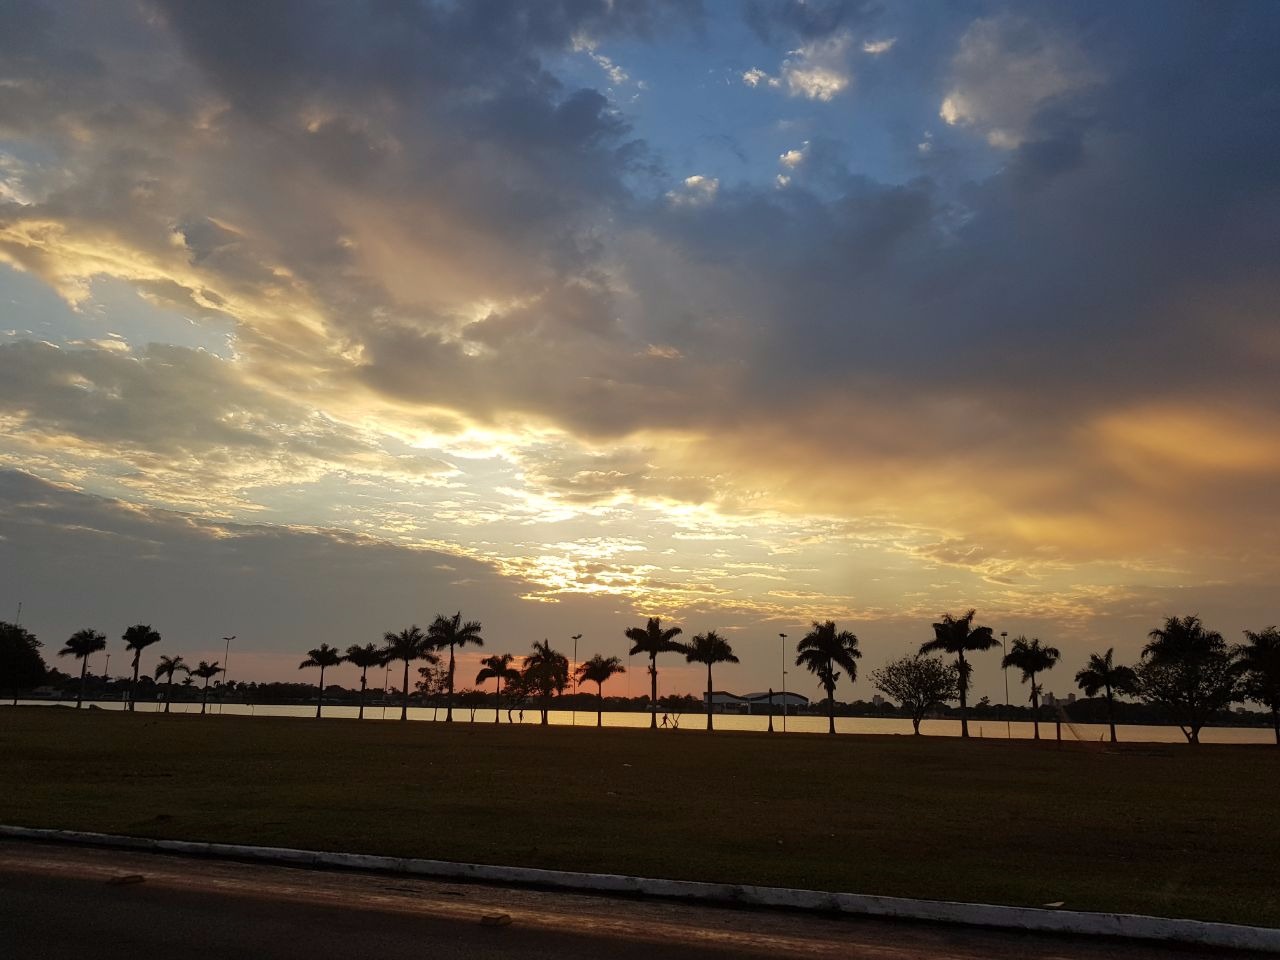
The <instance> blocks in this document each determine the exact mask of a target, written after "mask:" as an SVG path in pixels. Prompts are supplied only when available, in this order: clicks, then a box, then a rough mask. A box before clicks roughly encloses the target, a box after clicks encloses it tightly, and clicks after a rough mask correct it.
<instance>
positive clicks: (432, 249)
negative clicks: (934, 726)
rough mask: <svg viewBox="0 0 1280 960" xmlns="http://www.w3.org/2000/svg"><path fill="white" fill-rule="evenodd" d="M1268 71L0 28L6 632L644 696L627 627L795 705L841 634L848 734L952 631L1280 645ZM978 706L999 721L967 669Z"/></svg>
mask: <svg viewBox="0 0 1280 960" xmlns="http://www.w3.org/2000/svg"><path fill="white" fill-rule="evenodd" d="M1277 35H1280V8H1277V7H1276V6H1275V5H1273V4H1266V3H1260V2H1259V3H1244V2H1237V3H1217V4H1199V3H1190V2H1170V3H1165V4H1161V5H1159V6H1152V5H1149V4H1141V3H1136V2H1130V3H1114V2H1106V3H1103V2H1096V3H1084V2H1082V3H1073V4H1071V5H1062V4H1056V3H1048V2H1041V3H1016V4H1014V3H1002V2H980V3H978V2H975V3H956V4H948V5H946V6H945V7H943V6H936V5H931V6H924V5H912V4H899V3H885V4H865V3H853V2H850V3H840V2H834V0H832V2H823V0H812V2H808V3H802V2H788V0H779V2H776V3H768V2H750V3H742V4H738V3H718V2H707V3H704V4H695V3H686V2H661V0H652V2H640V0H636V2H624V0H617V2H613V3H607V2H605V0H598V2H595V0H589V2H585V3H567V2H554V0H549V2H546V3H536V4H534V3H531V4H524V5H521V4H510V5H508V4H495V5H471V4H450V3H431V2H424V3H421V4H404V5H381V4H368V5H366V4H363V3H358V2H352V3H342V4H333V5H320V6H313V5H310V4H301V3H293V2H286V3H279V4H275V3H273V4H245V5H238V4H185V3H172V2H167V0H147V2H138V3H120V4H94V3H82V2H68V3H52V2H47V3H42V2H36V0H33V2H30V3H19V4H11V5H6V6H5V7H3V8H2V9H0V424H2V425H3V427H2V429H0V568H2V570H3V575H2V576H0V605H3V606H2V608H0V619H9V618H11V617H14V616H16V611H17V607H18V604H19V603H21V604H22V605H23V606H22V620H23V624H24V625H25V626H27V627H28V628H29V629H31V630H32V631H33V632H34V633H36V634H37V635H38V636H39V637H40V638H41V640H43V641H44V643H45V647H46V652H48V651H49V650H50V649H56V647H57V646H59V645H61V644H62V643H63V642H64V641H65V640H66V638H67V637H68V636H70V634H71V633H73V632H74V631H76V630H78V629H81V628H84V627H92V628H94V629H97V630H100V631H102V632H103V633H105V634H106V636H107V637H108V642H109V647H108V649H109V650H110V651H113V652H114V653H115V654H116V655H119V656H121V659H120V660H119V661H115V662H116V663H118V664H119V667H120V669H123V668H124V666H125V661H124V657H123V653H122V651H123V644H122V643H121V641H120V640H119V636H120V634H121V632H122V631H123V630H124V628H125V627H127V626H129V625H130V624H133V623H138V622H143V623H150V624H152V625H153V626H154V627H155V628H156V629H157V630H158V631H160V633H161V634H162V636H163V638H164V639H163V641H162V643H161V644H159V645H157V646H155V647H152V648H150V649H149V650H148V651H147V654H146V655H145V656H144V660H148V658H149V659H150V660H152V661H153V660H154V656H158V655H160V654H175V653H181V654H183V655H184V656H185V657H187V659H188V660H190V661H192V662H195V661H197V660H199V659H201V658H203V659H209V660H213V659H220V658H221V657H222V656H223V652H224V642H223V639H222V638H223V637H226V636H231V635H233V634H234V635H235V636H236V637H237V640H236V641H235V642H234V643H233V644H232V651H231V657H232V660H231V678H232V679H237V680H259V681H262V680H290V679H299V678H300V677H299V674H298V670H297V662H298V660H299V659H300V655H301V654H302V653H303V652H304V651H305V650H307V649H308V648H311V647H314V646H316V645H317V644H319V643H321V642H327V643H330V644H333V645H335V646H338V647H340V648H343V649H345V648H346V646H348V645H350V644H353V643H368V642H377V641H379V640H380V638H381V635H382V633H383V632H385V631H387V630H399V629H401V628H403V627H406V626H408V625H409V624H411V623H417V624H419V625H421V626H424V627H425V626H426V625H427V623H428V622H430V620H431V619H432V618H433V617H434V616H435V615H436V614H441V613H443V614H452V613H454V612H456V611H459V610H460V611H462V613H463V615H464V617H465V618H467V619H476V620H480V621H481V622H482V623H483V624H484V635H485V637H486V640H487V643H486V646H485V648H484V649H483V650H482V651H479V652H476V651H474V650H468V651H466V652H465V654H463V655H462V657H461V658H460V662H461V663H463V664H465V665H466V669H468V670H470V669H471V668H472V666H473V665H475V664H477V663H478V660H479V658H480V657H481V656H484V655H486V654H488V653H494V652H510V653H513V654H516V655H524V654H525V653H527V652H528V651H529V647H530V645H531V644H532V643H533V642H534V641H540V640H542V639H544V638H546V639H549V640H550V641H551V642H552V645H553V646H555V647H556V648H557V649H559V650H561V651H565V652H571V650H572V641H571V640H570V639H569V638H570V637H572V636H573V635H574V634H582V635H583V639H582V640H581V641H580V645H579V652H578V659H579V660H585V659H587V658H588V657H590V656H591V655H592V654H594V653H602V654H605V655H614V656H617V655H621V656H622V657H623V659H624V662H625V660H626V647H627V640H626V639H625V637H624V636H623V631H624V630H625V629H626V628H628V627H633V626H636V625H638V624H643V622H644V620H645V618H646V617H649V616H660V617H662V618H663V620H664V621H666V622H669V623H671V624H674V625H679V626H681V627H683V629H684V631H685V634H686V635H687V636H692V635H693V634H694V633H700V632H704V631H706V630H709V629H714V630H717V631H719V632H720V633H721V634H722V635H723V636H724V637H725V638H727V639H728V640H729V641H730V642H731V643H732V644H733V647H734V650H735V652H736V653H737V654H738V656H739V657H740V658H741V661H742V662H741V664H738V665H733V664H725V665H723V666H718V667H717V668H716V684H717V687H722V688H724V689H727V690H742V691H756V690H763V689H767V688H768V687H770V686H774V687H777V688H779V689H780V688H781V671H782V668H783V662H784V645H783V644H782V643H781V642H780V640H779V637H778V634H779V633H785V634H787V635H788V637H789V640H788V641H787V644H789V646H787V647H786V650H787V651H790V652H789V653H787V654H786V655H785V660H786V669H787V670H788V675H787V687H788V689H792V690H795V691H798V692H800V693H802V694H804V695H806V696H809V697H811V698H814V699H816V698H817V697H819V696H821V692H820V689H819V687H818V685H817V684H816V682H815V681H814V679H813V677H812V676H810V675H809V674H808V673H806V672H804V671H803V670H801V669H800V668H797V667H795V666H794V644H795V642H796V640H798V639H799V638H800V637H801V636H802V635H803V634H804V633H805V631H806V630H807V628H808V626H809V624H810V622H811V621H814V620H819V621H825V620H828V619H832V620H835V621H836V622H837V623H838V624H839V627H840V628H841V629H846V630H851V631H853V632H854V633H856V634H857V635H858V637H859V638H860V641H861V648H862V650H863V653H864V658H863V660H862V661H860V663H859V679H858V682H857V684H856V685H855V686H853V687H848V686H846V685H844V684H843V683H842V684H841V687H840V689H839V691H838V693H837V696H838V698H839V699H842V700H853V699H870V698H871V696H872V694H873V693H874V690H873V688H872V686H871V684H870V682H869V681H868V680H867V679H866V676H867V675H868V674H869V673H870V671H871V670H873V669H875V668H876V667H878V666H880V665H881V664H883V663H884V662H886V661H887V660H890V659H892V658H894V657H898V656H901V655H903V654H905V653H909V652H912V651H914V650H915V649H917V648H918V646H919V644H920V643H922V642H924V641H926V640H928V639H930V636H931V631H930V624H931V623H932V622H933V621H934V620H935V619H937V617H938V616H939V615H940V614H942V613H944V612H950V613H954V614H962V613H964V612H965V611H966V610H968V609H969V608H976V609H977V611H978V616H977V621H976V622H978V623H981V624H986V625H989V626H991V627H993V628H994V629H995V631H996V633H997V634H999V633H1000V632H1002V631H1003V632H1007V633H1008V635H1009V636H1010V637H1014V636H1017V635H1020V634H1025V635H1027V636H1038V637H1040V638H1042V639H1044V640H1045V641H1046V642H1048V643H1051V644H1052V645H1054V646H1056V647H1058V648H1059V649H1060V650H1061V651H1062V660H1061V662H1060V663H1059V665H1058V666H1057V667H1056V668H1055V669H1054V670H1053V671H1052V672H1051V673H1049V674H1048V675H1046V676H1045V677H1044V678H1043V679H1042V681H1041V682H1042V683H1043V685H1044V689H1045V690H1046V691H1052V692H1054V693H1056V695H1057V696H1058V697H1060V698H1063V697H1066V696H1067V695H1068V694H1069V693H1071V692H1073V691H1074V684H1073V683H1072V681H1071V677H1072V676H1074V673H1075V671H1076V670H1078V669H1079V668H1080V667H1081V666H1082V665H1083V663H1084V661H1085V659H1086V658H1087V656H1088V655H1089V654H1090V653H1092V652H1096V651H1100V650H1105V649H1106V648H1108V647H1115V648H1116V657H1117V659H1118V660H1120V661H1124V662H1131V661H1133V660H1135V659H1136V658H1137V656H1138V652H1139V650H1140V649H1141V647H1142V645H1143V643H1144V642H1145V639H1146V634H1147V631H1149V630H1150V629H1152V628H1153V627H1155V626H1157V625H1158V624H1159V623H1160V622H1161V620H1162V619H1163V618H1164V617H1167V616H1173V615H1184V614H1189V613H1195V614H1198V615H1199V616H1200V617H1201V618H1202V619H1203V621H1204V622H1205V623H1206V624H1207V625H1209V626H1210V627H1212V628H1213V629H1215V630H1218V631H1220V632H1221V633H1222V634H1223V635H1224V636H1225V637H1226V638H1227V639H1228V640H1230V641H1232V642H1235V641H1238V640H1239V639H1241V631H1242V630H1245V629H1251V630H1261V629H1263V628H1265V627H1266V626H1268V625H1270V624H1272V623H1275V622H1276V621H1277V620H1280V602H1278V601H1277V596H1280V590H1278V589H1277V588H1280V522H1278V521H1280V498H1278V497H1277V495H1276V490H1277V489H1278V488H1277V483H1280V428H1278V427H1277V424H1280V419H1278V417H1277V415H1278V414H1280V410H1278V409H1277V407H1278V406H1280V391H1277V390H1276V389H1275V370H1276V365H1277V361H1280V326H1278V325H1277V323H1276V316H1275V314H1276V304H1277V303H1280V289H1278V288H1280V271H1277V269H1276V267H1277V253H1276V237H1277V235H1280V115H1278V114H1277V104H1278V103H1280V58H1277V57H1276V43H1275V38H1276V36H1277ZM103 656H104V655H99V656H98V657H97V660H96V663H95V669H97V668H98V665H100V664H101V662H102V659H103ZM664 660H669V661H670V662H664V663H663V664H662V665H661V667H662V683H663V688H664V692H692V693H693V694H695V695H699V694H700V690H701V688H702V681H701V679H700V669H701V668H699V667H698V666H697V665H696V664H695V665H688V666H686V665H685V664H684V663H683V658H677V657H675V656H670V657H666V658H664ZM632 669H633V670H634V671H635V675H634V676H631V677H630V680H629V682H630V684H631V686H632V690H633V693H639V692H640V691H641V688H643V687H644V686H645V682H646V681H645V678H644V676H643V671H644V664H643V663H642V661H641V659H640V658H636V659H635V660H634V661H633V664H632ZM354 672H355V671H354V668H351V667H347V666H342V667H338V668H334V670H333V674H332V682H337V683H343V684H348V685H349V684H350V683H351V682H352V680H351V678H352V676H353V675H354ZM463 672H465V671H463ZM460 675H461V674H460ZM471 675H472V676H474V673H472V674H471ZM327 679H329V677H328V676H327ZM464 679H468V680H469V679H470V677H465V678H464ZM616 682H617V683H618V687H619V688H622V687H625V686H626V684H627V682H628V681H627V680H626V679H625V678H619V680H618V681H616ZM973 682H974V688H973V694H972V699H973V700H974V701H975V702H976V701H977V700H978V699H979V698H980V697H982V696H984V695H985V696H989V697H991V699H992V700H993V701H997V702H1002V701H1003V700H1004V687H1003V678H1002V675H1001V671H1000V656H999V653H984V654H979V655H977V656H976V657H975V671H974V677H973ZM1026 695H1027V690H1026V688H1025V686H1024V685H1022V684H1018V683H1017V680H1016V677H1013V676H1011V677H1010V700H1011V701H1013V702H1015V703H1017V702H1022V701H1024V700H1025V699H1026Z"/></svg>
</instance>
